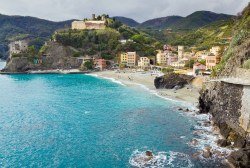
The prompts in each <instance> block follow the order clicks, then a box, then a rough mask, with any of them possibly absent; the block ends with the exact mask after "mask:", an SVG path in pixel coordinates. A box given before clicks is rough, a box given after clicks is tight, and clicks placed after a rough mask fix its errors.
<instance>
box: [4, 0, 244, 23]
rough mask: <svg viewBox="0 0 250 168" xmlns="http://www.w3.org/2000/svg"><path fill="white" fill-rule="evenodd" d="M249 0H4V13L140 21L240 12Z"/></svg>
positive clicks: (54, 17) (49, 17) (41, 16)
mask: <svg viewBox="0 0 250 168" xmlns="http://www.w3.org/2000/svg"><path fill="white" fill-rule="evenodd" d="M247 3H248V0H40V1H39V0H9V1H6V0H0V4H1V5H0V13H2V14H8V15H25V16H35V17H40V18H44V19H50V20H55V21H60V20H67V19H82V18H86V17H90V16H91V14H92V13H96V14H103V13H106V14H109V15H110V16H125V17H130V18H133V19H135V20H137V21H140V22H142V21H145V20H147V19H151V18H156V17H163V16H169V15H180V16H186V15H188V14H191V13H192V12H194V11H197V10H209V11H213V12H217V13H226V14H237V13H238V12H240V11H241V10H242V9H243V8H244V7H245V6H246V5H247Z"/></svg>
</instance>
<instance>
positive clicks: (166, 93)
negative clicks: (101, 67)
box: [92, 71, 200, 107]
mask: <svg viewBox="0 0 250 168" xmlns="http://www.w3.org/2000/svg"><path fill="white" fill-rule="evenodd" d="M92 74H95V75H97V76H99V77H104V78H113V79H115V80H117V81H120V82H122V83H123V84H125V85H126V86H131V85H144V86H145V87H147V88H148V89H150V90H153V91H156V92H157V94H158V95H160V96H163V97H165V98H169V99H174V100H178V101H184V102H186V103H188V104H190V105H192V106H195V107H196V106H197V104H198V98H199V89H200V88H199V87H197V86H199V85H197V82H196V83H194V84H190V85H188V86H186V87H184V88H182V89H179V90H174V89H156V88H155V86H154V79H155V77H156V75H151V73H150V72H147V73H145V72H123V71H121V72H120V73H117V72H115V71H101V72H94V73H92Z"/></svg>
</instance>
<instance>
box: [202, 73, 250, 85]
mask: <svg viewBox="0 0 250 168" xmlns="http://www.w3.org/2000/svg"><path fill="white" fill-rule="evenodd" d="M205 82H227V83H233V84H240V85H250V79H248V78H244V77H242V78H241V77H236V76H234V75H232V76H217V77H206V78H205Z"/></svg>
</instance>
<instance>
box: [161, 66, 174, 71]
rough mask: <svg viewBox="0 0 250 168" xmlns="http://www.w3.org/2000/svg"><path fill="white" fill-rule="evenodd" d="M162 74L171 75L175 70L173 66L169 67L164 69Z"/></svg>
mask: <svg viewBox="0 0 250 168" xmlns="http://www.w3.org/2000/svg"><path fill="white" fill-rule="evenodd" d="M162 72H163V73H171V72H174V68H173V67H171V66H168V67H166V68H163V69H162Z"/></svg>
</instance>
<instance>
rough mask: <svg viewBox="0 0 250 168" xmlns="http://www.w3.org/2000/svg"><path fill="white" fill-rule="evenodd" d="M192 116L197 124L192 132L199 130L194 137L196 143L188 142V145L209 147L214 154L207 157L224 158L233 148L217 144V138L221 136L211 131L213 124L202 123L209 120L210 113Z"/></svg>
mask: <svg viewBox="0 0 250 168" xmlns="http://www.w3.org/2000/svg"><path fill="white" fill-rule="evenodd" d="M194 117H195V118H196V120H197V125H196V126H194V132H195V131H196V132H197V131H198V132H199V133H198V134H197V137H196V138H195V139H196V140H197V141H198V144H197V145H192V144H190V143H189V145H190V146H192V147H194V148H196V149H198V150H204V149H205V148H206V147H210V148H211V151H212V153H213V154H214V155H213V157H212V158H209V159H214V158H216V157H217V158H225V157H226V156H228V155H229V154H230V153H231V152H232V151H233V149H230V148H224V147H220V146H218V145H217V141H218V139H221V138H222V136H221V135H220V134H215V133H214V132H213V126H212V125H211V124H208V125H205V124H204V123H208V122H209V121H210V120H211V115H210V114H196V115H195V116H194ZM213 151H217V152H220V153H221V154H222V155H221V156H219V155H218V154H216V153H215V152H213ZM200 158H201V159H206V160H207V158H203V157H202V156H201V157H200Z"/></svg>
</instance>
